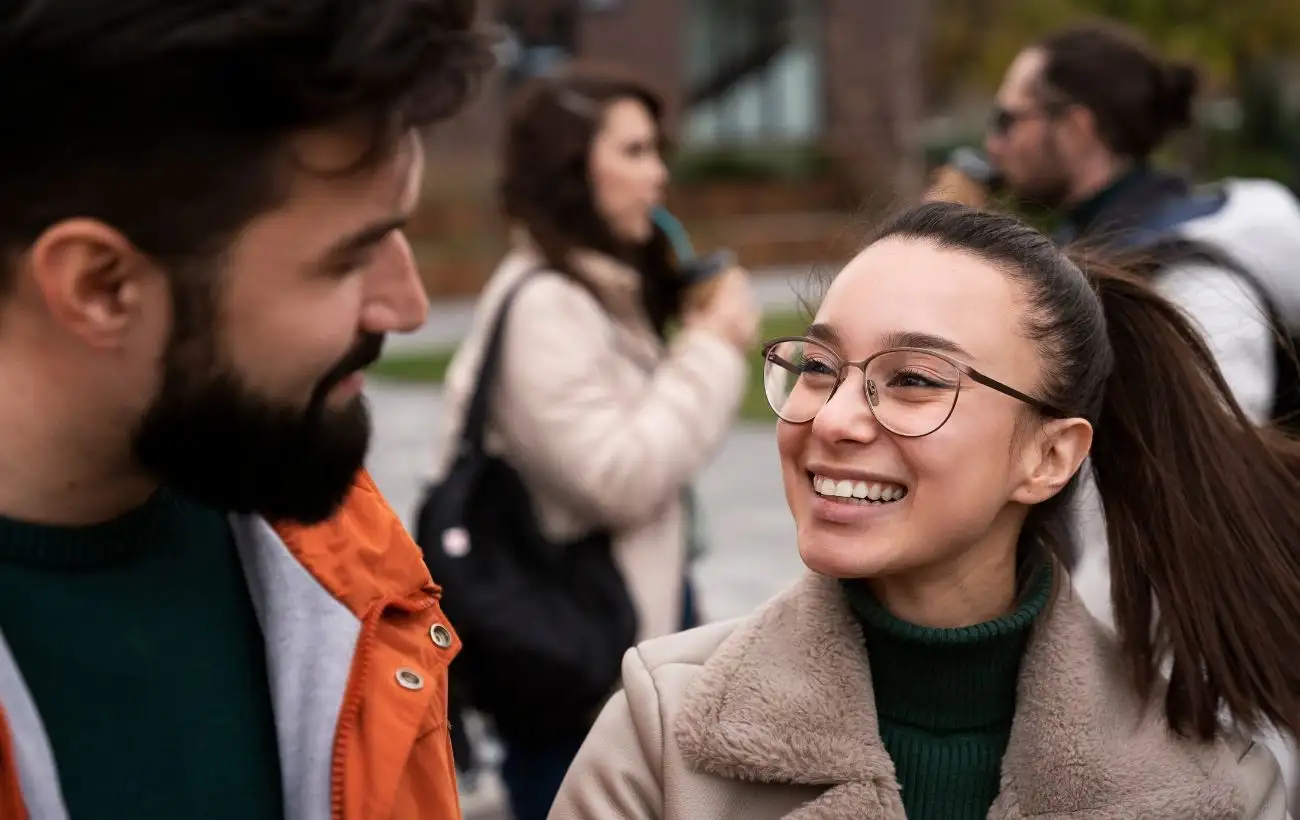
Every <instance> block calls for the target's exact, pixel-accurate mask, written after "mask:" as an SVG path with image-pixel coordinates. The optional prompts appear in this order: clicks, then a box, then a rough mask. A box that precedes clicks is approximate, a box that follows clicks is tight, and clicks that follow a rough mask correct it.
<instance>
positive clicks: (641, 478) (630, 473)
mask: <svg viewBox="0 0 1300 820" xmlns="http://www.w3.org/2000/svg"><path fill="white" fill-rule="evenodd" d="M516 242H517V244H518V248H517V249H516V250H515V251H514V252H512V253H511V254H510V255H508V256H507V257H506V258H505V259H504V260H503V261H502V263H501V265H500V266H499V267H498V269H497V271H496V273H494V274H493V276H492V279H491V280H490V281H489V283H488V285H487V288H486V289H485V290H484V292H483V295H482V297H481V298H480V299H479V303H478V306H477V308H476V316H475V320H474V324H473V326H472V328H471V330H470V333H469V335H468V336H467V338H466V339H465V341H464V342H463V343H462V345H461V347H460V348H459V350H458V351H457V353H456V357H455V358H454V359H453V361H452V363H451V366H450V368H449V370H448V374H447V380H446V412H447V415H448V424H447V425H446V428H445V429H446V430H447V431H448V437H449V438H448V440H447V441H446V442H444V444H443V449H442V452H444V453H447V454H448V455H450V454H452V453H454V451H455V447H454V444H455V442H456V440H457V437H458V436H459V434H460V427H461V424H462V420H463V418H464V413H465V407H466V405H467V403H468V401H469V395H470V393H471V391H472V390H473V380H474V378H475V376H476V375H477V372H478V367H479V362H480V360H481V357H482V355H483V347H484V344H485V343H486V337H487V333H488V329H489V327H490V325H491V322H492V320H493V318H494V317H495V316H496V311H497V307H498V305H499V303H500V300H501V297H502V296H503V295H504V294H505V292H506V291H507V290H508V289H509V288H510V286H511V285H513V284H514V283H515V282H516V281H518V279H519V278H520V277H521V276H523V275H525V274H527V273H530V272H535V273H534V276H533V279H532V281H530V282H528V283H527V284H526V285H524V287H523V290H521V291H520V292H519V295H518V297H517V298H516V300H515V302H514V306H513V307H512V309H511V313H510V316H509V319H508V320H507V323H506V332H505V338H504V340H503V343H502V352H501V366H500V371H499V375H498V382H497V386H496V389H495V391H494V394H493V396H492V403H491V410H490V418H489V422H488V431H487V435H488V438H487V446H488V449H489V450H491V451H493V452H494V453H496V454H499V455H501V456H502V457H503V458H504V459H505V460H506V461H507V462H509V463H510V465H511V466H513V467H514V468H515V469H516V470H517V471H518V472H519V474H520V476H521V477H522V478H523V480H524V483H525V485H526V486H527V487H528V491H529V494H530V496H531V498H532V501H533V504H534V507H535V509H536V512H537V515H538V519H539V522H540V524H541V526H542V529H543V531H544V532H545V533H546V535H547V536H548V537H550V538H552V539H555V540H557V541H563V540H569V539H573V538H577V537H579V536H582V535H585V534H587V533H589V532H591V531H593V530H596V529H610V530H612V531H613V533H614V558H615V560H616V561H617V563H618V565H619V568H620V569H621V570H622V572H623V577H624V579H625V580H626V581H627V584H628V588H629V591H630V593H631V596H632V601H633V604H634V605H635V606H636V610H637V615H638V618H639V622H640V626H639V631H638V635H639V637H640V639H642V640H644V639H646V638H653V637H657V636H660V635H666V634H668V633H670V632H675V631H677V630H678V629H680V628H681V622H680V618H681V601H682V578H683V575H684V573H685V559H686V541H687V539H688V537H689V527H688V522H687V521H686V520H685V514H684V510H683V503H682V497H683V495H682V494H683V490H684V489H685V488H686V486H687V485H688V484H689V483H690V482H691V481H692V480H693V479H694V478H695V477H696V475H697V474H698V473H699V472H700V471H701V470H702V469H703V468H704V467H705V466H706V465H707V464H708V463H709V461H710V460H711V459H712V458H713V456H714V454H715V453H716V452H717V450H718V448H719V446H720V445H721V444H722V442H723V440H724V439H725V438H726V435H727V432H728V431H729V430H730V428H731V424H732V421H733V420H734V419H735V416H736V410H737V408H738V407H739V406H740V398H741V395H742V393H743V391H744V387H745V373H746V369H747V368H746V362H745V358H744V356H743V355H742V354H741V353H740V351H739V350H737V349H736V348H735V347H734V346H732V345H731V344H729V343H728V342H726V341H724V340H723V339H722V338H720V337H718V336H715V335H713V334H712V333H708V332H705V331H701V330H692V331H685V332H682V333H679V334H677V335H676V336H675V337H674V338H673V340H672V342H671V343H670V344H668V345H665V344H664V343H663V341H662V340H661V339H660V338H659V336H658V335H657V334H656V333H655V332H654V329H653V328H652V327H651V325H650V320H649V318H648V317H647V315H646V313H645V310H644V309H643V307H642V303H641V276H640V274H639V273H637V272H636V271H635V270H633V269H631V268H629V267H627V266H625V265H623V264H621V263H619V262H617V261H615V260H614V259H612V258H610V257H608V256H604V255H601V254H597V253H593V252H577V253H574V254H573V255H572V256H571V257H570V264H571V265H572V267H573V268H574V270H575V273H576V274H577V275H578V276H580V277H581V278H582V283H581V284H580V283H579V282H576V281H574V280H573V279H572V278H571V277H569V276H566V275H563V274H561V273H558V272H555V271H549V270H545V266H544V265H543V264H542V262H541V260H540V258H539V257H538V255H537V254H536V252H535V251H534V250H532V249H531V247H530V245H529V243H528V242H527V241H526V239H524V238H523V237H522V236H519V237H516ZM584 285H585V286H584Z"/></svg>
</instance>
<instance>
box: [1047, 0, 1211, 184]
mask: <svg viewBox="0 0 1300 820" xmlns="http://www.w3.org/2000/svg"><path fill="white" fill-rule="evenodd" d="M1038 47H1039V48H1041V49H1042V50H1043V52H1044V53H1045V54H1046V56H1047V65H1046V66H1045V67H1044V69H1043V74H1042V78H1041V80H1042V86H1043V87H1042V88H1041V90H1040V93H1041V95H1042V97H1043V102H1045V103H1049V104H1056V105H1060V104H1071V103H1076V104H1078V105H1082V106H1083V107H1085V108H1087V109H1088V110H1089V111H1091V112H1092V115H1093V117H1094V118H1095V119H1096V122H1097V131H1098V133H1099V135H1100V137H1101V139H1102V140H1103V141H1104V142H1105V143H1106V146H1107V147H1108V148H1110V150H1111V151H1112V152H1114V153H1115V154H1117V155H1118V156H1121V157H1126V158H1129V159H1135V160H1144V159H1146V158H1147V157H1148V156H1150V154H1151V153H1152V152H1153V151H1155V150H1156V149H1157V148H1159V147H1160V144H1161V143H1163V142H1164V141H1165V138H1166V137H1168V136H1169V135H1170V134H1172V133H1173V132H1175V131H1179V130H1181V129H1183V128H1186V127H1187V126H1189V125H1191V122H1192V103H1193V100H1194V98H1195V96H1196V91H1197V86H1198V84H1199V82H1198V76H1197V73H1196V70H1195V69H1194V68H1193V67H1191V66H1190V65H1187V64H1184V63H1166V62H1164V61H1163V60H1161V59H1160V57H1159V55H1157V54H1156V53H1155V51H1154V50H1153V49H1152V48H1151V47H1150V46H1149V45H1148V44H1147V43H1146V42H1144V41H1143V40H1142V38H1141V37H1139V36H1138V34H1137V33H1136V32H1134V31H1131V30H1129V29H1127V28H1124V27H1122V26H1119V25H1117V24H1113V23H1086V24H1080V25H1076V26H1071V27H1069V28H1064V29H1061V30H1059V31H1056V32H1054V33H1052V34H1050V35H1048V36H1047V37H1046V38H1045V39H1044V40H1042V41H1041V42H1040V43H1038Z"/></svg>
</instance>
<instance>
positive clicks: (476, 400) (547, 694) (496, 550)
mask: <svg viewBox="0 0 1300 820" xmlns="http://www.w3.org/2000/svg"><path fill="white" fill-rule="evenodd" d="M532 276H533V274H532V273H529V274H525V275H524V277H523V278H522V279H520V281H519V282H517V283H515V284H514V285H512V286H511V289H510V290H509V291H507V293H506V294H505V295H504V297H503V298H502V300H501V303H500V307H499V308H498V310H497V315H496V318H495V320H494V322H493V325H492V328H491V332H490V334H489V335H488V340H487V344H486V347H485V349H484V354H483V361H482V364H481V365H480V366H479V373H478V380H477V383H476V384H475V387H474V392H473V395H472V398H471V400H470V403H469V409H468V412H467V414H466V417H465V421H464V426H463V429H462V431H461V436H460V442H459V451H458V452H457V454H456V457H455V461H454V463H453V464H452V466H451V469H450V471H449V472H448V473H447V475H446V476H445V478H443V480H442V481H441V482H440V483H437V484H435V485H431V486H430V487H429V488H427V489H426V491H425V495H424V498H423V501H422V503H421V504H420V508H419V512H418V517H417V522H416V528H415V529H416V540H417V541H418V543H419V544H420V548H421V549H422V551H423V552H424V560H425V563H426V564H427V565H428V567H429V571H430V573H431V574H432V575H433V578H434V580H435V582H437V583H438V584H439V585H440V586H441V587H442V589H443V598H442V608H443V611H444V612H445V613H446V614H447V618H448V619H449V620H450V621H451V623H452V625H453V626H454V627H455V628H456V631H457V632H458V633H459V634H460V637H461V639H462V642H463V646H464V648H463V649H462V650H461V653H460V655H459V656H458V657H457V659H456V660H455V661H454V662H453V663H452V665H451V689H452V691H451V693H450V694H451V695H452V696H453V697H452V701H453V704H452V707H451V708H452V709H453V710H456V709H458V708H460V707H462V706H464V705H472V706H473V707H474V708H476V709H477V710H478V711H479V712H481V713H483V714H485V715H487V716H489V717H491V718H492V719H493V720H494V722H495V723H496V727H497V731H498V733H500V734H501V735H502V736H503V737H506V738H515V739H527V738H532V737H537V738H547V737H550V738H554V737H555V736H556V735H557V734H558V733H572V732H575V731H577V732H585V731H586V729H587V728H589V726H590V724H591V721H592V720H593V719H594V717H595V714H596V712H597V710H598V709H599V707H600V706H601V704H602V703H603V702H604V700H605V698H606V697H608V696H609V695H610V693H611V692H613V691H614V689H615V688H616V687H617V685H618V681H619V676H620V665H621V661H622V656H623V653H624V652H626V651H627V649H628V648H629V647H630V646H632V644H633V643H634V642H635V640H636V630H637V617H636V611H635V609H634V608H633V605H632V600H631V598H630V597H629V594H628V590H627V585H626V584H625V582H624V580H623V576H622V574H621V573H620V572H619V570H618V567H617V566H616V565H615V563H614V558H613V555H612V553H611V542H612V538H611V534H610V533H609V532H606V531H601V532H597V533H592V534H590V535H587V536H585V537H583V538H580V539H578V540H577V541H573V542H570V543H563V544H556V543H552V542H550V541H549V540H548V539H547V538H546V537H545V536H544V535H543V534H542V532H541V528H540V527H539V525H538V522H537V518H536V515H535V513H534V511H533V507H532V503H531V501H530V499H529V496H528V491H527V488H526V487H525V486H524V483H523V481H522V480H521V479H520V477H519V474H518V473H517V472H516V471H515V470H514V469H513V468H512V467H511V466H510V465H509V464H507V463H506V462H505V461H503V460H502V459H500V458H497V457H495V456H491V455H488V454H487V452H486V451H485V450H484V445H483V439H484V429H485V427H486V425H487V417H488V407H489V403H490V401H489V400H490V397H491V392H492V387H493V382H494V380H495V378H496V374H497V371H498V368H499V364H500V362H499V358H500V354H501V342H502V337H503V336H504V331H505V325H506V317H507V316H508V315H509V312H510V306H511V304H512V303H513V301H514V299H515V297H516V296H517V295H518V293H519V290H520V288H521V287H523V286H524V285H526V284H527V282H528V281H529V280H530V279H531V278H532ZM572 422H573V423H574V424H582V419H580V418H575V419H573V420H572Z"/></svg>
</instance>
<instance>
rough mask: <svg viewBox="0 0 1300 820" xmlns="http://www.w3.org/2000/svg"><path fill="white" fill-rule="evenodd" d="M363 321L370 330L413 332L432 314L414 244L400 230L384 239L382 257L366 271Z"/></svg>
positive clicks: (366, 328) (365, 327)
mask: <svg viewBox="0 0 1300 820" xmlns="http://www.w3.org/2000/svg"><path fill="white" fill-rule="evenodd" d="M366 286H367V293H366V303H365V307H364V309H363V312H362V317H361V320H362V325H363V327H364V329H365V330H367V331H369V332H371V333H410V332H412V331H414V330H419V329H420V327H422V326H423V325H424V321H425V319H427V318H428V316H429V296H428V294H426V293H425V291H424V283H423V282H421V281H420V273H419V269H418V268H417V267H416V264H415V255H414V254H413V253H412V252H411V244H410V243H409V242H407V240H406V237H405V235H403V234H402V233H401V232H400V231H395V232H393V233H392V234H391V235H390V236H389V237H388V238H387V239H385V240H384V245H383V248H382V249H381V251H380V258H379V259H377V260H376V261H375V265H374V266H373V267H372V269H371V270H370V271H368V272H367V281H366Z"/></svg>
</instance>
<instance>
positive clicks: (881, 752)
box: [550, 571, 1287, 820]
mask: <svg viewBox="0 0 1300 820" xmlns="http://www.w3.org/2000/svg"><path fill="white" fill-rule="evenodd" d="M1060 575H1061V576H1064V572H1063V571H1062V572H1061V573H1060ZM623 677H624V687H625V688H624V690H623V691H622V692H620V693H619V694H618V695H617V696H615V698H614V699H613V700H611V701H610V703H609V704H608V705H607V706H606V708H605V710H604V712H603V714H602V715H601V717H600V719H599V720H598V721H597V723H596V725H595V727H594V728H593V729H592V732H591V734H590V735H589V736H588V738H587V742H586V744H585V745H584V746H583V748H582V750H581V751H580V752H579V754H578V757H577V759H576V760H575V761H574V764H573V766H572V768H571V769H570V770H569V773H568V775H567V777H566V779H565V781H564V785H563V787H562V788H561V791H560V795H559V798H558V799H557V801H556V803H555V805H554V807H553V808H552V810H551V814H550V818H551V820H615V819H616V818H617V819H618V820H634V819H635V820H642V819H643V818H646V819H648V818H663V820H706V818H707V820H730V819H731V818H735V819H736V820H739V819H740V818H745V820H766V818H772V819H773V820H775V818H785V820H905V815H904V813H903V805H902V802H901V800H900V797H899V791H898V786H897V782H896V779H895V776H894V766H893V762H892V761H891V760H890V757H889V754H888V753H887V752H886V750H885V748H884V746H883V745H882V743H881V740H880V735H879V731H878V726H877V720H876V711H875V705H874V697H873V695H872V687H871V669H870V667H869V665H868V662H867V655H866V652H865V651H864V649H863V642H862V632H861V628H860V627H859V626H858V624H857V622H856V620H855V619H854V617H853V615H852V614H851V612H850V611H849V608H848V606H847V604H846V603H845V602H844V599H843V594H842V592H841V590H840V588H839V585H838V582H836V581H834V580H832V579H828V578H824V577H820V576H816V575H811V574H810V575H808V576H806V577H805V578H803V579H802V580H801V581H800V582H799V583H797V584H796V585H795V586H794V587H793V588H791V589H790V590H788V591H787V592H785V593H783V594H782V595H780V596H778V597H777V598H775V599H774V600H773V601H772V602H770V603H769V604H767V605H765V606H764V607H763V608H761V609H760V610H758V611H757V612H756V613H754V614H753V615H751V616H749V617H746V618H744V619H742V620H739V621H732V622H729V623H722V624H715V625H711V626H706V627H702V628H700V629H696V630H693V631H690V632H684V633H681V634H678V635H673V636H669V637H666V638H661V639H659V640H655V641H650V642H648V643H646V644H643V645H642V646H640V647H638V648H635V649H633V650H631V651H630V652H629V653H628V655H627V657H626V659H625V661H624V668H623ZM1284 799H1285V796H1284V794H1283V784H1282V780H1281V776H1280V774H1279V771H1278V768H1277V764H1276V762H1275V761H1274V760H1273V758H1272V756H1271V755H1270V754H1269V752H1268V751H1267V750H1266V749H1265V748H1264V747H1262V746H1260V745H1257V744H1253V743H1251V742H1250V741H1248V740H1247V741H1243V742H1239V743H1238V742H1226V741H1224V742H1219V743H1216V744H1208V745H1207V744H1199V743H1194V742H1190V741H1187V740H1183V739H1180V738H1177V737H1175V736H1173V735H1172V734H1171V733H1170V732H1169V731H1168V729H1167V726H1166V724H1165V723H1164V722H1163V719H1162V718H1161V717H1160V715H1159V710H1158V709H1154V710H1150V709H1149V710H1144V709H1143V708H1142V704H1141V703H1140V702H1139V699H1138V697H1137V695H1136V694H1135V693H1134V691H1133V689H1132V688H1131V687H1130V685H1129V684H1128V682H1127V679H1126V677H1125V675H1124V671H1123V669H1122V668H1121V665H1120V663H1119V659H1118V655H1117V653H1116V649H1115V645H1114V642H1113V639H1112V638H1111V637H1110V634H1109V633H1108V632H1106V631H1105V630H1104V629H1103V628H1102V627H1101V626H1100V625H1099V624H1098V623H1097V622H1096V621H1095V620H1094V619H1093V618H1092V617H1091V616H1090V615H1089V614H1088V611H1087V610H1086V609H1085V607H1084V606H1083V604H1082V603H1081V602H1080V601H1079V600H1078V598H1077V596H1076V595H1075V594H1074V592H1073V590H1072V588H1071V587H1070V586H1069V583H1068V581H1066V580H1061V581H1058V584H1057V589H1056V591H1055V592H1054V594H1053V598H1052V601H1051V603H1050V604H1049V606H1048V609H1047V610H1046V611H1045V612H1044V613H1043V615H1042V616H1041V617H1040V619H1039V620H1038V622H1037V623H1036V624H1035V626H1034V629H1033V632H1032V633H1031V636H1030V639H1029V644H1028V647H1027V649H1026V654H1025V657H1024V660H1023V663H1022V670H1021V678H1020V684H1019V689H1018V695H1017V708H1016V715H1015V719H1014V722H1013V725H1012V729H1011V739H1010V742H1009V745H1008V747H1007V751H1006V755H1005V757H1004V758H1003V763H1002V785H1001V793H1000V795H999V796H998V798H997V800H996V801H995V803H994V805H993V807H992V809H991V810H990V811H989V814H988V817H989V818H990V820H1025V818H1041V819H1042V820H1046V819H1047V818H1053V820H1066V818H1069V820H1137V819H1138V818H1144V819H1145V820H1227V819H1228V818H1245V819H1247V820H1283V818H1285V817H1286V816H1287V815H1286V808H1285V802H1284Z"/></svg>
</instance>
